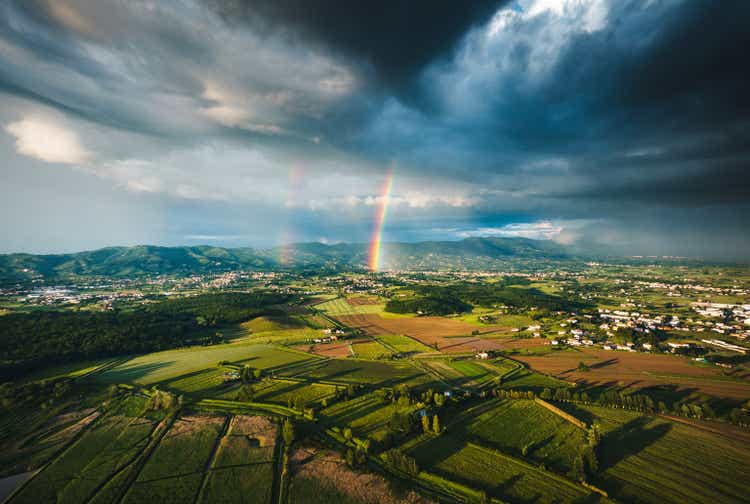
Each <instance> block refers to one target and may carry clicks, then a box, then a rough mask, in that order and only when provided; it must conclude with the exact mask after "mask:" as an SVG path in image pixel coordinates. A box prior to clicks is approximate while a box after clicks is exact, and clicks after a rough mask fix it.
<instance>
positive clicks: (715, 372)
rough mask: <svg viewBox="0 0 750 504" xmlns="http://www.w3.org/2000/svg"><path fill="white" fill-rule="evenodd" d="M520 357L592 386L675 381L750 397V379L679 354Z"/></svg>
mask: <svg viewBox="0 0 750 504" xmlns="http://www.w3.org/2000/svg"><path fill="white" fill-rule="evenodd" d="M516 358H517V359H518V360H520V361H522V362H525V363H526V364H528V365H529V366H531V368H532V369H536V370H538V371H541V372H543V373H548V374H552V375H555V376H558V377H560V378H564V379H566V380H573V381H581V382H584V383H586V384H591V385H611V384H616V385H618V386H621V387H633V388H642V387H650V386H655V385H665V384H674V385H677V386H678V388H679V389H690V390H697V391H700V392H703V393H706V394H710V395H714V396H717V397H727V398H733V399H747V398H748V397H750V380H748V379H740V378H731V377H727V376H724V375H723V374H722V372H721V370H720V369H718V368H716V367H706V366H700V365H695V364H692V363H691V362H690V361H689V360H688V359H687V358H685V357H679V356H675V355H651V354H645V353H635V352H633V353H631V352H618V351H607V350H593V349H581V350H579V351H576V352H553V353H550V354H548V355H545V356H523V355H518V356H517V357H516ZM579 362H584V363H586V364H587V365H588V367H589V368H590V371H587V372H581V371H578V369H577V366H578V363H579Z"/></svg>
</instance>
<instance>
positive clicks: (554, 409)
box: [534, 397, 588, 430]
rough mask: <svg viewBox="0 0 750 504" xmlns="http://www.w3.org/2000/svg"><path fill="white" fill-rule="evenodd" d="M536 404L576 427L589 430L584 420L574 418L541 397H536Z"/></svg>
mask: <svg viewBox="0 0 750 504" xmlns="http://www.w3.org/2000/svg"><path fill="white" fill-rule="evenodd" d="M534 402H535V403H537V404H538V405H539V406H542V407H544V408H546V409H547V410H549V411H551V412H552V413H554V414H555V415H557V416H559V417H560V418H562V419H564V420H567V421H568V422H570V423H572V424H573V425H575V426H576V427H580V428H581V429H583V430H586V429H588V425H586V422H584V421H583V420H579V419H578V418H576V417H574V416H573V415H571V414H570V413H567V412H565V411H563V410H561V409H560V408H558V407H557V406H555V405H553V404H550V403H548V402H547V401H545V400H544V399H540V398H539V397H534Z"/></svg>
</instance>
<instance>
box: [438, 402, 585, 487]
mask: <svg viewBox="0 0 750 504" xmlns="http://www.w3.org/2000/svg"><path fill="white" fill-rule="evenodd" d="M450 432H451V435H453V436H459V437H461V436H462V435H463V436H465V437H466V438H467V439H475V440H477V441H478V442H479V443H480V444H483V445H487V446H492V447H495V448H497V449H500V450H502V451H503V452H507V453H511V454H513V455H514V456H518V457H525V458H528V459H529V460H533V461H534V462H537V463H540V462H544V463H545V464H546V465H547V467H549V468H551V469H554V470H555V471H557V472H560V473H562V474H566V473H567V472H568V471H569V470H570V468H571V464H572V461H573V459H574V458H575V456H576V455H577V453H578V451H579V448H580V447H581V446H583V445H584V444H585V442H586V433H585V432H584V431H583V430H582V429H580V428H579V427H576V426H574V425H573V424H571V423H570V422H568V421H566V420H564V419H562V418H560V417H559V416H557V415H555V414H554V413H552V412H550V411H548V410H547V409H545V408H543V407H541V406H539V405H538V404H536V403H535V402H534V401H530V400H510V399H495V400H492V401H488V402H485V403H483V404H481V405H479V406H476V407H474V408H472V409H469V410H467V411H466V412H464V413H463V414H461V415H459V416H458V418H456V419H455V420H453V421H452V422H451V425H450ZM524 451H525V452H526V455H525V456H524V455H523V452H524Z"/></svg>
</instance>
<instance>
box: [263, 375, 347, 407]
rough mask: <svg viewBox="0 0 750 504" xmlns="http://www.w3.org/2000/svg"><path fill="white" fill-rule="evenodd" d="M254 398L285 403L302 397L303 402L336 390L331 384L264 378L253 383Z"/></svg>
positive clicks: (307, 402) (317, 399)
mask: <svg viewBox="0 0 750 504" xmlns="http://www.w3.org/2000/svg"><path fill="white" fill-rule="evenodd" d="M253 388H254V389H255V393H256V395H255V400H256V401H260V402H271V403H277V404H281V405H286V404H287V403H288V401H289V400H292V401H293V400H294V399H302V400H303V401H304V403H305V404H309V403H312V402H315V401H319V400H321V399H323V398H325V397H331V396H332V395H334V393H335V391H336V387H335V386H333V385H324V384H320V383H306V382H297V381H292V380H289V381H287V380H281V379H279V380H266V381H263V382H262V383H260V384H258V385H254V386H253Z"/></svg>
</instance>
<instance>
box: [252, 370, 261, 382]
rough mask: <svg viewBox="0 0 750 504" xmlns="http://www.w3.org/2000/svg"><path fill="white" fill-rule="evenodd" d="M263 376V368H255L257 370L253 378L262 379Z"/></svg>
mask: <svg viewBox="0 0 750 504" xmlns="http://www.w3.org/2000/svg"><path fill="white" fill-rule="evenodd" d="M262 376H263V370H262V369H255V370H253V378H255V379H256V380H260V379H261V377H262Z"/></svg>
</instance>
